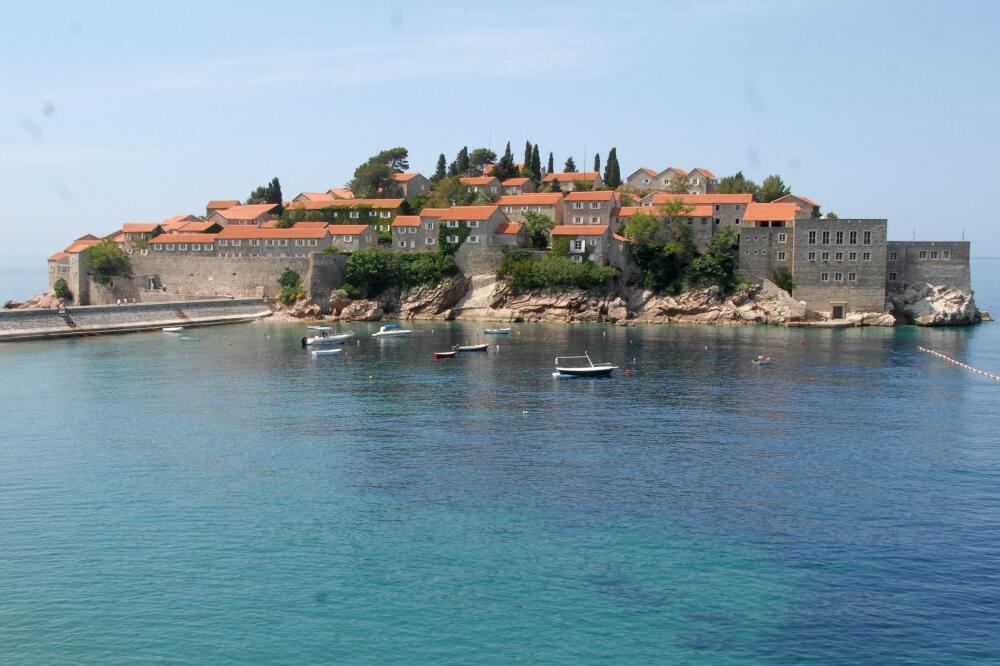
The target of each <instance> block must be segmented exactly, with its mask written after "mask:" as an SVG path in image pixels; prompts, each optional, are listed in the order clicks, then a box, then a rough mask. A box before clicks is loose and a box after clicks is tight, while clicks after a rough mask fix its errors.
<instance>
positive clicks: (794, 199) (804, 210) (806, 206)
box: [772, 194, 819, 218]
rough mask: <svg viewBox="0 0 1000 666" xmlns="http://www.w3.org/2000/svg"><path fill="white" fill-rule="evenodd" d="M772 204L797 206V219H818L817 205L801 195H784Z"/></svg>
mask: <svg viewBox="0 0 1000 666" xmlns="http://www.w3.org/2000/svg"><path fill="white" fill-rule="evenodd" d="M772 203H790V204H795V205H796V206H798V211H797V213H796V214H795V217H797V218H803V217H804V218H811V217H819V204H818V203H816V202H815V201H813V200H812V199H810V198H809V197H807V196H804V195H802V194H786V195H785V196H783V197H781V198H779V199H775V200H774V201H773V202H772Z"/></svg>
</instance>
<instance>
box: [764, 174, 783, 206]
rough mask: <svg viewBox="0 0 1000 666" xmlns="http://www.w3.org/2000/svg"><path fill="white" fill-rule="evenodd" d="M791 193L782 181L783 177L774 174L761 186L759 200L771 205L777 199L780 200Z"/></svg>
mask: <svg viewBox="0 0 1000 666" xmlns="http://www.w3.org/2000/svg"><path fill="white" fill-rule="evenodd" d="M789 192H791V189H789V188H788V187H787V186H786V185H785V181H783V180H781V176H779V175H778V174H772V175H770V176H768V177H767V178H765V179H764V182H763V183H761V184H760V191H759V192H757V199H758V200H759V201H763V202H764V203H770V202H771V201H774V200H775V199H780V198H781V197H783V196H785V195H786V194H788V193H789Z"/></svg>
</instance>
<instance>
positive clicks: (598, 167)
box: [594, 153, 601, 173]
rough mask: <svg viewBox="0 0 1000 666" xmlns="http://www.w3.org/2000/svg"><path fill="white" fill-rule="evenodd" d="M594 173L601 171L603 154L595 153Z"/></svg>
mask: <svg viewBox="0 0 1000 666" xmlns="http://www.w3.org/2000/svg"><path fill="white" fill-rule="evenodd" d="M594 173H601V154H600V153H594Z"/></svg>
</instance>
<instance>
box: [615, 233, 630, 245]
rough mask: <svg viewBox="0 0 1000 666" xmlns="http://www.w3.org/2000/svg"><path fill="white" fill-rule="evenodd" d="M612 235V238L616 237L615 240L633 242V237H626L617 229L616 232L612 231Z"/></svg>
mask: <svg viewBox="0 0 1000 666" xmlns="http://www.w3.org/2000/svg"><path fill="white" fill-rule="evenodd" d="M611 237H612V238H614V239H615V240H617V241H622V242H623V243H631V242H632V241H631V239H629V238H627V237H625V236H622V235H621V234H620V233H618V232H617V231H616V232H614V233H612V234H611Z"/></svg>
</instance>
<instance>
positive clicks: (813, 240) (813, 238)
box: [809, 231, 816, 245]
mask: <svg viewBox="0 0 1000 666" xmlns="http://www.w3.org/2000/svg"><path fill="white" fill-rule="evenodd" d="M809 244H810V245H815V244H816V232H815V231H810V232H809Z"/></svg>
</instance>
